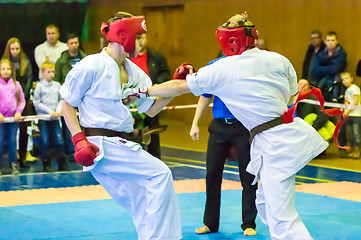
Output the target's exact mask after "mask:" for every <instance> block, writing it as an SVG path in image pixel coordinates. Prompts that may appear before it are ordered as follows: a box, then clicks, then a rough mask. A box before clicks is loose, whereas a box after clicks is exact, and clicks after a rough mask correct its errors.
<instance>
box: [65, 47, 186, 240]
mask: <svg viewBox="0 0 361 240" xmlns="http://www.w3.org/2000/svg"><path fill="white" fill-rule="evenodd" d="M124 66H125V68H126V70H127V72H128V75H129V81H128V83H125V84H123V85H122V86H121V85H120V73H119V67H118V65H117V63H116V62H115V61H114V59H113V58H111V57H110V56H109V55H108V54H107V53H106V51H105V50H103V51H102V52H100V53H98V54H93V55H89V56H87V57H85V58H84V59H82V60H81V61H80V62H78V63H77V64H75V66H74V68H73V69H72V70H71V71H70V72H69V74H68V75H67V77H66V79H65V83H64V84H63V86H62V87H61V89H60V94H61V95H62V97H63V98H64V100H65V101H67V102H68V103H69V104H71V105H72V106H74V107H78V109H79V122H80V125H81V126H83V127H86V128H105V129H111V130H115V131H120V132H131V131H132V130H133V118H132V115H131V112H130V110H129V108H128V107H127V106H125V105H123V103H122V90H123V89H125V88H128V87H136V88H139V87H150V86H151V85H152V82H151V80H150V78H149V77H148V76H147V75H146V74H145V73H144V72H143V71H142V70H141V69H140V68H139V67H138V66H136V65H135V64H134V63H132V62H131V61H130V60H129V59H126V60H125V62H124ZM153 102H154V98H153V99H152V98H149V99H139V100H137V101H136V103H137V106H138V111H139V112H146V111H147V110H148V109H149V108H150V107H151V106H152V104H153ZM87 139H88V140H89V141H90V142H92V143H94V144H95V145H97V146H98V147H99V155H98V156H97V157H96V159H95V161H94V164H93V165H92V166H90V167H84V171H91V173H92V174H93V176H94V177H95V178H96V179H97V181H98V182H99V183H100V184H101V185H102V186H103V187H104V188H105V189H106V190H107V191H108V193H109V194H110V195H111V196H112V197H113V199H114V200H115V201H116V202H117V203H118V204H119V205H121V206H122V207H124V208H125V209H126V210H128V211H130V212H131V214H132V217H133V222H134V224H135V226H136V229H137V233H138V238H139V239H141V240H148V239H149V240H150V239H152V240H165V239H167V240H168V239H169V240H178V239H181V238H182V232H181V219H180V210H179V204H178V200H177V196H176V193H175V189H174V185H173V178H172V174H171V172H170V170H169V168H168V167H167V166H166V165H165V164H164V163H163V162H162V161H160V160H159V159H157V158H155V157H153V156H152V155H150V154H149V153H147V152H146V151H144V150H143V149H142V148H141V146H140V145H139V144H138V143H135V142H132V141H128V140H126V139H122V138H120V137H103V136H91V137H87Z"/></svg>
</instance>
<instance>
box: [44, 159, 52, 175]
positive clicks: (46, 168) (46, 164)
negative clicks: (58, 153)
mask: <svg viewBox="0 0 361 240" xmlns="http://www.w3.org/2000/svg"><path fill="white" fill-rule="evenodd" d="M43 169H44V172H54V169H53V168H52V167H51V162H50V160H48V159H44V160H43Z"/></svg>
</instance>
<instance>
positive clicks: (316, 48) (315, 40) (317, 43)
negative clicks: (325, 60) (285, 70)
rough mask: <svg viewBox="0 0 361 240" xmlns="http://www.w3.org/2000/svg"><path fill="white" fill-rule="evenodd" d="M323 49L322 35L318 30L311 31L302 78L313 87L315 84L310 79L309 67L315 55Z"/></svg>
mask: <svg viewBox="0 0 361 240" xmlns="http://www.w3.org/2000/svg"><path fill="white" fill-rule="evenodd" d="M325 47H326V45H325V43H324V42H323V41H322V33H321V32H320V31H319V30H313V31H312V32H311V37H310V45H308V49H307V52H306V57H305V60H304V61H303V68H302V78H303V79H308V80H310V82H311V85H314V86H316V83H315V82H313V81H312V78H311V66H312V65H313V61H314V60H315V57H316V55H317V54H318V53H320V52H321V51H323V49H324V48H325Z"/></svg>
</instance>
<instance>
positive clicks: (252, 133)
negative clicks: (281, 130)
mask: <svg viewBox="0 0 361 240" xmlns="http://www.w3.org/2000/svg"><path fill="white" fill-rule="evenodd" d="M282 123H284V122H283V118H282V117H278V118H275V119H273V120H271V121H268V122H265V123H262V124H261V125H258V126H257V127H254V128H252V129H251V131H250V132H249V135H250V137H249V143H250V144H251V143H252V141H253V138H254V136H256V135H257V134H258V133H260V132H263V131H265V130H267V129H270V128H273V127H275V126H278V125H281V124H282Z"/></svg>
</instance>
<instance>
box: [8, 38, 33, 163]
mask: <svg viewBox="0 0 361 240" xmlns="http://www.w3.org/2000/svg"><path fill="white" fill-rule="evenodd" d="M2 59H9V60H10V61H11V62H12V63H13V66H14V70H15V73H14V74H15V79H16V81H18V82H19V83H20V85H21V87H22V89H23V92H24V97H25V101H26V105H25V108H24V111H23V113H22V115H24V116H28V115H33V114H35V110H34V106H33V104H32V102H31V101H30V89H31V87H32V85H33V71H32V68H31V63H30V61H29V58H28V56H27V55H26V54H25V53H24V51H23V49H22V47H21V43H20V40H19V39H18V38H10V39H9V40H8V42H7V44H6V46H5V51H4V54H3V56H2ZM29 123H30V122H21V123H19V130H20V138H19V164H20V167H24V168H29V167H30V165H29V163H28V162H26V161H25V160H34V157H33V156H31V154H30V152H29V151H27V148H28V139H29V135H28V126H29V125H30V124H29Z"/></svg>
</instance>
